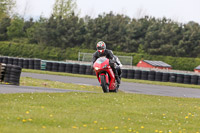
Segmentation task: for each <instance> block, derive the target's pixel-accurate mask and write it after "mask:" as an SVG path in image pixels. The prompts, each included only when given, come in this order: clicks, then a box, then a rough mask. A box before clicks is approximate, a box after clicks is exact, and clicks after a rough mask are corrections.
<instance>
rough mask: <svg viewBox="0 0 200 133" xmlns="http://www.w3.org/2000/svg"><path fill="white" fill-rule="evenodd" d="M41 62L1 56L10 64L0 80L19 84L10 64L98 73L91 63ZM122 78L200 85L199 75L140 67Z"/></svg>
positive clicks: (0, 70)
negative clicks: (149, 69)
mask: <svg viewBox="0 0 200 133" xmlns="http://www.w3.org/2000/svg"><path fill="white" fill-rule="evenodd" d="M41 62H42V61H41V60H40V59H26V58H16V57H13V58H12V57H1V56H0V63H1V67H2V63H3V64H5V65H6V66H8V67H6V68H5V67H2V68H1V67H0V81H3V80H4V82H5V81H6V82H10V80H11V81H12V82H13V84H17V82H18V80H14V79H13V76H10V75H11V74H10V73H11V71H12V70H11V67H10V65H14V66H19V67H20V68H26V69H37V70H46V71H54V72H67V73H74V74H86V75H96V74H95V72H94V71H93V70H92V69H91V66H90V65H83V64H82V65H80V64H70V63H65V62H53V61H45V63H44V64H43V66H42V67H41V65H42V63H41ZM43 62H44V61H43ZM8 64H9V65H8ZM14 71H15V70H14ZM16 71H17V70H16ZM14 73H16V72H14ZM14 75H15V74H14ZM122 78H128V79H142V80H151V81H161V82H174V83H175V82H176V83H184V84H194V85H200V76H199V75H189V74H183V73H167V72H159V71H147V70H140V69H122ZM15 79H16V75H15Z"/></svg>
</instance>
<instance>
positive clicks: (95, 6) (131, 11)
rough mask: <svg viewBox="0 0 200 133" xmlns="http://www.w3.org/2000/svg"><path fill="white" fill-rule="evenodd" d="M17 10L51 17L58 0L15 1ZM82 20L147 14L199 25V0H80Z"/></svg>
mask: <svg viewBox="0 0 200 133" xmlns="http://www.w3.org/2000/svg"><path fill="white" fill-rule="evenodd" d="M16 2H17V11H18V12H19V13H20V15H23V16H25V17H29V16H31V17H34V18H38V17H39V16H40V15H43V16H45V17H49V16H50V14H51V13H52V8H53V4H54V2H55V0H16ZM76 2H77V5H78V9H79V10H80V13H81V14H80V15H81V17H83V16H85V15H89V16H91V17H93V18H94V17H97V16H98V15H99V14H102V13H103V12H106V13H108V12H110V11H113V12H114V13H121V14H125V15H128V16H129V17H131V18H139V17H141V16H144V15H149V16H153V17H156V18H162V17H166V18H170V19H172V20H174V21H178V22H181V23H187V22H189V21H195V22H198V23H200V0H77V1H76Z"/></svg>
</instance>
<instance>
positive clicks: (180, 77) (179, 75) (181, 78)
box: [176, 73, 184, 83]
mask: <svg viewBox="0 0 200 133" xmlns="http://www.w3.org/2000/svg"><path fill="white" fill-rule="evenodd" d="M183 80H184V75H183V74H180V73H179V74H177V77H176V82H177V83H183Z"/></svg>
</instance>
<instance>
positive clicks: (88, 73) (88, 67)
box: [86, 65, 93, 75]
mask: <svg viewBox="0 0 200 133" xmlns="http://www.w3.org/2000/svg"><path fill="white" fill-rule="evenodd" d="M86 74H87V75H93V69H92V68H91V66H90V65H87V66H86Z"/></svg>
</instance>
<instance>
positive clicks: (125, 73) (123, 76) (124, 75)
mask: <svg viewBox="0 0 200 133" xmlns="http://www.w3.org/2000/svg"><path fill="white" fill-rule="evenodd" d="M127 75H128V70H127V69H122V78H127Z"/></svg>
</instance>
